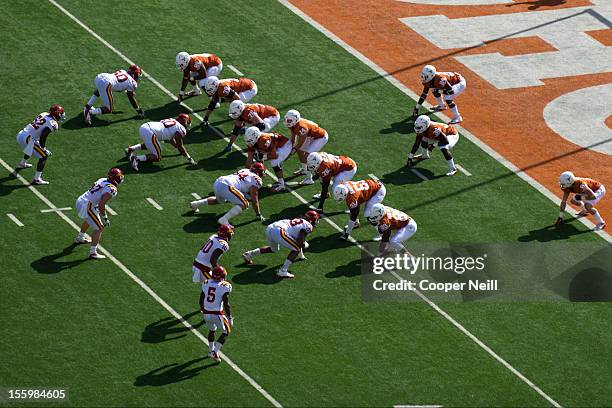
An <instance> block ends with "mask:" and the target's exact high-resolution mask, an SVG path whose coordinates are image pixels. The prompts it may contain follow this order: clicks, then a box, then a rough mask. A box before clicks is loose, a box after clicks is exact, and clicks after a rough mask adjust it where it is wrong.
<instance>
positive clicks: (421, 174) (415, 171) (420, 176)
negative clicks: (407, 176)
mask: <svg viewBox="0 0 612 408" xmlns="http://www.w3.org/2000/svg"><path fill="white" fill-rule="evenodd" d="M410 171H411V172H412V174H414V175H415V176H417V177H418V178H420V179H421V180H423V181H429V179H428V178H427V176H426V175H424V174H423V173H421V172H420V171H418V170H417V169H410Z"/></svg>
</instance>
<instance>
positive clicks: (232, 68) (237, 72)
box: [227, 64, 244, 76]
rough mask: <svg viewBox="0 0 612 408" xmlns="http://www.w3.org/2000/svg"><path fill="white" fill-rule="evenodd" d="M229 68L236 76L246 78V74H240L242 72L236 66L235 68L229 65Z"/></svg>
mask: <svg viewBox="0 0 612 408" xmlns="http://www.w3.org/2000/svg"><path fill="white" fill-rule="evenodd" d="M227 67H228V68H229V69H231V70H232V71H234V72H235V73H236V75H238V76H244V74H243V73H242V72H240V71H239V70H238V68H236V67H235V66H233V65H229V64H228V65H227Z"/></svg>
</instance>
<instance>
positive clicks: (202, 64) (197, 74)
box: [176, 51, 223, 102]
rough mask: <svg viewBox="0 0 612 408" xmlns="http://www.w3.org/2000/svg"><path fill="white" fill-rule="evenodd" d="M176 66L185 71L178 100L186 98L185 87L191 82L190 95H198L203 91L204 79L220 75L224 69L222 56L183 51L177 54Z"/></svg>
mask: <svg viewBox="0 0 612 408" xmlns="http://www.w3.org/2000/svg"><path fill="white" fill-rule="evenodd" d="M176 67H177V68H178V69H180V70H181V71H183V81H182V82H181V90H180V91H179V96H178V101H179V102H180V101H182V100H183V99H184V98H185V88H187V84H188V83H191V85H192V86H193V89H192V90H191V91H190V92H189V93H188V95H189V96H197V95H200V94H201V93H202V91H201V90H200V88H203V87H204V80H205V79H206V77H209V76H216V77H218V76H219V74H221V71H222V70H223V62H222V61H221V58H219V57H217V56H216V55H214V54H206V53H204V54H191V55H189V53H187V52H185V51H181V52H179V53H178V54H176Z"/></svg>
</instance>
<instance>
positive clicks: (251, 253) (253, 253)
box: [249, 248, 261, 258]
mask: <svg viewBox="0 0 612 408" xmlns="http://www.w3.org/2000/svg"><path fill="white" fill-rule="evenodd" d="M249 255H251V258H253V257H255V256H257V255H261V249H259V248H255V249H254V250H252V251H249Z"/></svg>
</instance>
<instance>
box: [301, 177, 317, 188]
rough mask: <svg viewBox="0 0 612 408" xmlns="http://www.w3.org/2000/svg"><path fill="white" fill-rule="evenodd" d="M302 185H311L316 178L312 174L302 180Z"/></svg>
mask: <svg viewBox="0 0 612 408" xmlns="http://www.w3.org/2000/svg"><path fill="white" fill-rule="evenodd" d="M299 184H300V186H309V185H311V184H314V180H313V179H312V175H311V176H310V177H306V178H305V179H304V180H302V181H300V183H299Z"/></svg>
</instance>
